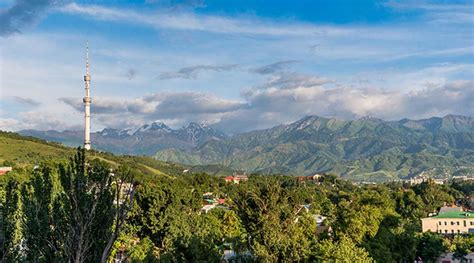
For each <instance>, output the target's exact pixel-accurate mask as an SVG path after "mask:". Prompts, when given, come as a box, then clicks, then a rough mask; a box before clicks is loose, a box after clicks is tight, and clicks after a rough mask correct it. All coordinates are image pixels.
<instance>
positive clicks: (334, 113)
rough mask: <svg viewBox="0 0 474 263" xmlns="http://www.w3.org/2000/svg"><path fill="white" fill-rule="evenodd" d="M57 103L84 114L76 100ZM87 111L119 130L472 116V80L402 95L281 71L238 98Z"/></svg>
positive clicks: (181, 98) (117, 103) (182, 95)
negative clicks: (162, 124)
mask: <svg viewBox="0 0 474 263" xmlns="http://www.w3.org/2000/svg"><path fill="white" fill-rule="evenodd" d="M61 101H63V102H65V103H66V104H68V105H70V106H72V107H73V108H74V109H76V110H77V111H79V112H82V111H83V108H82V107H83V106H82V103H81V102H80V100H78V99H72V98H62V99H61ZM92 112H93V114H94V115H93V116H96V118H99V119H101V120H102V121H103V122H104V125H106V126H110V127H120V128H124V126H122V125H125V123H124V122H123V119H133V120H136V121H137V123H139V124H143V123H145V122H149V121H153V120H163V121H166V122H168V123H170V124H171V125H178V126H180V125H184V124H186V123H188V122H191V121H198V122H202V123H206V124H209V125H213V126H215V127H217V128H219V129H221V130H224V131H226V132H228V133H236V132H244V131H249V130H253V129H261V128H267V127H269V126H273V125H278V124H280V123H288V122H291V121H294V120H296V119H298V118H301V117H303V116H305V115H320V116H331V117H337V118H342V119H354V118H360V117H363V116H373V117H378V118H382V119H386V120H396V119H402V118H405V117H407V116H408V117H411V118H427V117H432V116H444V115H447V114H453V113H454V114H460V115H468V116H473V115H474V81H472V80H457V81H452V82H448V83H445V84H442V85H432V86H429V87H428V86H427V87H426V88H424V89H420V90H416V91H413V90H412V91H408V92H406V91H402V90H401V89H399V90H387V89H382V88H376V87H372V88H353V87H349V86H341V85H333V83H332V82H331V81H330V80H327V79H325V78H322V77H316V76H308V75H299V74H293V75H292V74H290V73H283V74H282V75H279V76H276V77H274V78H271V79H269V80H267V81H266V82H265V83H263V84H262V85H261V86H258V87H255V88H252V89H249V90H247V91H245V92H243V93H242V97H241V100H229V99H225V98H221V97H218V96H214V95H211V94H208V93H198V92H159V93H155V94H151V95H147V96H143V97H140V98H136V99H133V100H111V99H107V98H98V99H97V100H95V101H94V102H93V107H92Z"/></svg>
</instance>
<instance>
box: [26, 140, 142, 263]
mask: <svg viewBox="0 0 474 263" xmlns="http://www.w3.org/2000/svg"><path fill="white" fill-rule="evenodd" d="M132 177H133V176H132V174H131V171H130V170H129V169H127V168H123V167H121V168H119V169H118V170H117V171H116V172H115V174H114V173H112V172H111V169H110V167H109V166H108V165H107V164H106V163H104V162H102V161H99V160H92V161H88V160H87V158H86V152H85V150H83V149H78V151H77V153H76V154H75V155H74V157H73V158H71V159H70V161H69V162H68V163H66V164H59V165H56V166H55V165H53V166H51V165H43V167H42V168H40V169H36V170H35V171H34V172H33V177H32V178H31V180H30V181H29V182H28V183H26V184H24V185H23V187H22V202H23V203H24V219H22V220H19V222H24V223H23V228H24V241H25V252H26V257H27V259H29V260H30V261H39V262H75V263H81V262H97V261H99V260H100V261H101V262H106V260H107V258H108V256H109V253H110V250H111V247H112V244H113V243H114V242H115V240H116V239H117V237H118V234H119V233H120V231H121V228H122V226H123V224H124V220H125V217H126V215H127V212H128V210H129V208H130V204H131V201H132V199H133V194H134V187H133V184H127V183H125V182H131V180H132ZM125 188H126V189H125Z"/></svg>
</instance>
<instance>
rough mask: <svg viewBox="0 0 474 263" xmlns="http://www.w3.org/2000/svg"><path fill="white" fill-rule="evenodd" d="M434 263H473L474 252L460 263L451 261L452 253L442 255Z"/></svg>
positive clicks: (456, 260) (458, 260)
mask: <svg viewBox="0 0 474 263" xmlns="http://www.w3.org/2000/svg"><path fill="white" fill-rule="evenodd" d="M436 263H474V252H472V253H469V254H467V255H466V256H465V258H464V259H463V260H462V261H461V260H460V259H453V253H443V254H441V256H439V258H438V259H437V260H436Z"/></svg>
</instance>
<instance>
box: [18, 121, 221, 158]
mask: <svg viewBox="0 0 474 263" xmlns="http://www.w3.org/2000/svg"><path fill="white" fill-rule="evenodd" d="M18 133H19V134H21V135H25V136H33V137H37V138H41V139H44V140H47V141H54V142H60V143H63V144H65V145H68V146H80V145H82V143H83V141H84V139H83V138H84V133H83V131H70V130H66V131H62V132H59V131H55V130H49V131H38V130H22V131H19V132H18ZM227 137H228V136H227V135H226V134H224V133H222V132H219V131H217V130H215V129H213V128H211V127H209V126H207V125H204V124H197V123H194V122H192V123H190V124H189V125H188V126H186V127H183V128H181V129H176V130H175V129H171V128H170V127H168V126H167V125H166V124H164V123H162V122H152V123H149V124H145V125H143V126H142V127H140V128H138V129H136V130H131V129H125V130H121V129H112V128H105V129H103V130H102V131H99V132H93V133H92V134H91V140H92V143H93V144H94V148H95V149H98V150H102V151H108V152H112V153H115V154H128V155H150V156H151V155H154V154H155V153H156V152H157V151H159V150H162V149H167V148H175V149H180V150H190V149H192V148H194V147H198V146H201V145H202V144H203V143H205V142H207V141H210V140H222V139H226V138H227Z"/></svg>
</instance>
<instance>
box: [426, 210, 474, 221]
mask: <svg viewBox="0 0 474 263" xmlns="http://www.w3.org/2000/svg"><path fill="white" fill-rule="evenodd" d="M433 218H472V219H474V212H462V211H461V212H459V211H451V212H443V213H439V214H438V215H436V216H433Z"/></svg>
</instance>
